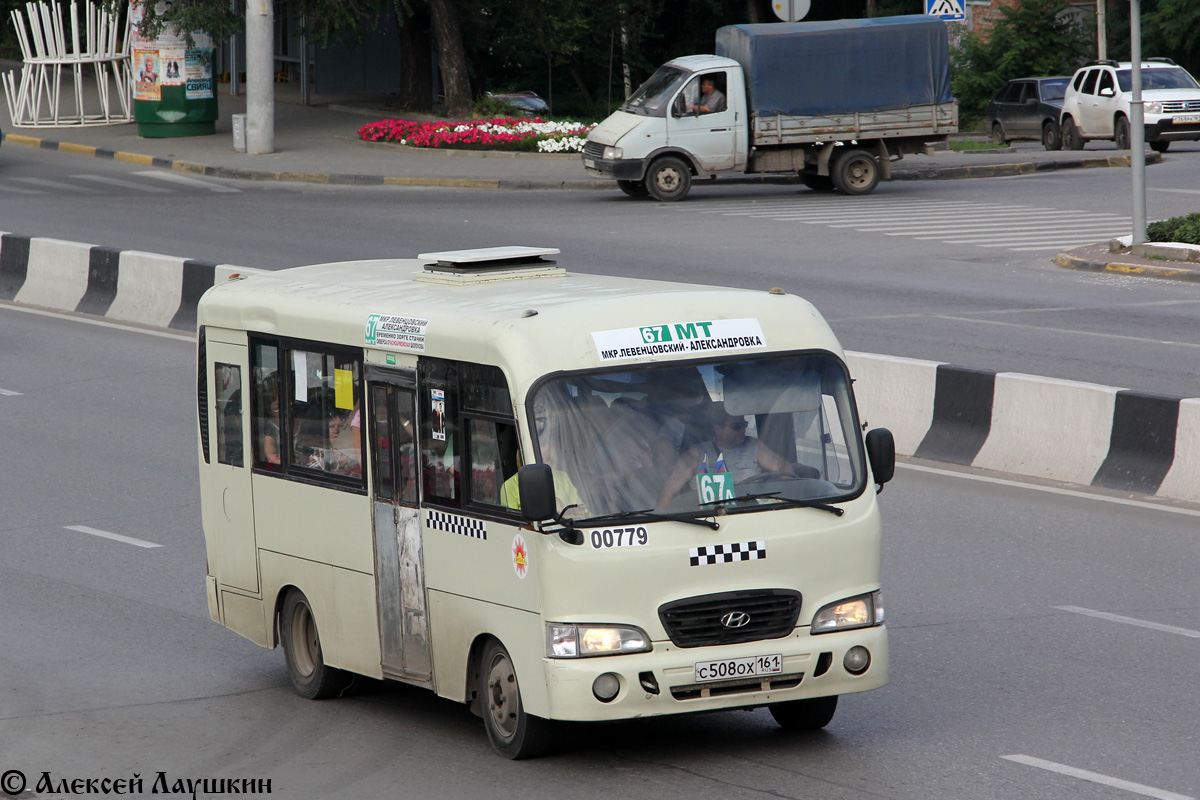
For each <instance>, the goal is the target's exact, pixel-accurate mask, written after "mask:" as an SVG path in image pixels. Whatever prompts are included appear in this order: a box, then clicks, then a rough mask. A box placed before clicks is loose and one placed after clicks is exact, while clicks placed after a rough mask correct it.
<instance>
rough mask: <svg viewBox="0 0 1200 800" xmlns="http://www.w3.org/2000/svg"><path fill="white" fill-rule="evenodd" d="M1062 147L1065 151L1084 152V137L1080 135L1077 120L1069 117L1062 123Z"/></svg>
mask: <svg viewBox="0 0 1200 800" xmlns="http://www.w3.org/2000/svg"><path fill="white" fill-rule="evenodd" d="M1062 147H1063V150H1082V149H1083V137H1082V136H1080V135H1079V128H1078V127H1076V125H1075V120H1073V119H1071V118H1070V117H1067V118H1066V119H1064V120H1063V121H1062Z"/></svg>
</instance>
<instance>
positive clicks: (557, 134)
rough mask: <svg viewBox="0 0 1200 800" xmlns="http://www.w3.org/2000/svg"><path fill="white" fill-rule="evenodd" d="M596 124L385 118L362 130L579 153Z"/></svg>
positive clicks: (369, 135)
mask: <svg viewBox="0 0 1200 800" xmlns="http://www.w3.org/2000/svg"><path fill="white" fill-rule="evenodd" d="M594 127H595V126H594V125H584V124H583V123H579V122H546V121H544V120H541V119H536V118H535V119H488V120H481V121H478V122H410V121H408V120H403V119H385V120H381V121H379V122H371V123H368V124H367V125H364V126H362V128H360V129H359V131H358V135H359V137H360V138H361V139H364V140H366V141H368V142H395V143H397V144H403V145H407V146H409V147H437V148H450V149H456V150H524V151H529V152H537V153H578V152H582V151H583V143H584V140H585V139H587V135H588V131H590V130H591V129H592V128H594Z"/></svg>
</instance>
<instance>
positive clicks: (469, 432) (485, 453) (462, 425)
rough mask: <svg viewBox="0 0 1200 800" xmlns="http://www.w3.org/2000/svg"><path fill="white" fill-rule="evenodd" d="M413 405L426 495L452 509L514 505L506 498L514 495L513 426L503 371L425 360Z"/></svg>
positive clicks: (515, 451) (510, 401) (515, 448)
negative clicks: (418, 406) (416, 406)
mask: <svg viewBox="0 0 1200 800" xmlns="http://www.w3.org/2000/svg"><path fill="white" fill-rule="evenodd" d="M417 402H418V403H420V404H422V408H421V412H422V422H421V435H420V440H421V441H420V450H421V470H422V471H421V481H422V485H423V487H424V492H425V496H426V497H427V498H429V499H431V500H433V501H434V502H438V503H444V504H447V505H451V506H454V507H462V506H470V505H481V506H493V507H503V506H511V505H513V504H511V503H508V502H506V501H505V500H506V497H507V494H506V493H507V492H509V491H511V492H512V495H513V497H515V493H516V479H515V476H516V474H517V467H518V463H517V449H518V444H517V426H516V422H515V420H514V419H513V407H512V399H511V395H510V394H509V391H508V382H507V381H506V380H505V378H504V373H503V372H502V371H501V370H500V369H498V368H497V367H492V366H485V365H482V364H470V363H458V362H449V361H440V360H438V359H425V360H423V361H422V362H421V384H420V391H419V393H418V400H417ZM506 481H511V484H512V485H511V486H506V485H505V483H506ZM494 510H499V509H498V508H496V509H494Z"/></svg>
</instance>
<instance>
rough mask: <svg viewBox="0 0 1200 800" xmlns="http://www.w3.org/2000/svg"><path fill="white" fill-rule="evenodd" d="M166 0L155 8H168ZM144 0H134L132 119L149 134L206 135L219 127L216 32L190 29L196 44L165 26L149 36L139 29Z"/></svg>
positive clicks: (131, 11) (141, 133)
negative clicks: (192, 30) (214, 36)
mask: <svg viewBox="0 0 1200 800" xmlns="http://www.w3.org/2000/svg"><path fill="white" fill-rule="evenodd" d="M169 2H170V0H162V2H159V3H158V5H157V6H156V7H155V12H156V13H158V14H162V13H164V12H165V10H166V8H167V6H168V4H169ZM143 13H144V0H132V2H131V3H130V5H129V15H130V21H131V25H130V34H129V35H130V45H131V47H130V51H131V57H132V59H133V118H134V121H135V122H137V126H138V135H139V136H145V137H147V138H158V139H161V138H167V137H175V136H205V135H209V134H213V133H216V132H217V127H216V126H217V93H216V84H215V83H214V81H213V44H212V37H211V36H209V35H208V34H207V33H203V32H201V31H194V32H193V33H192V46H191V47H188V44H187V37H186V36H185V35H184V34H183V33H182V32H181V31H179V30H178V29H172V28H164V29H163V30H162V31H161V32H160V33H159V34H158V36H156V37H155V38H153V39H147V38H146V37H144V36H142V35H141V33H139V32H138V23H139V22H140V21H141V19H142V15H143Z"/></svg>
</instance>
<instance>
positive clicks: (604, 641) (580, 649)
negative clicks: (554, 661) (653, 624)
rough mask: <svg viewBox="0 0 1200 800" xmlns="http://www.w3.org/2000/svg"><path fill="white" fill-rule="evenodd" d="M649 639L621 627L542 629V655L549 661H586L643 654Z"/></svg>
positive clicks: (596, 626)
mask: <svg viewBox="0 0 1200 800" xmlns="http://www.w3.org/2000/svg"><path fill="white" fill-rule="evenodd" d="M649 649H650V637H649V636H647V635H646V634H645V632H644V631H642V630H641V629H639V628H634V627H626V626H621V625H558V624H554V623H551V624H549V625H547V626H546V655H547V656H549V657H550V658H586V657H587V656H614V655H620V654H622V653H644V652H646V651H647V650H649Z"/></svg>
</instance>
